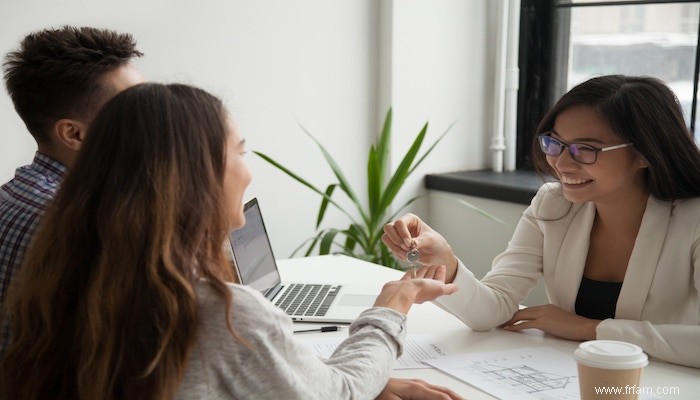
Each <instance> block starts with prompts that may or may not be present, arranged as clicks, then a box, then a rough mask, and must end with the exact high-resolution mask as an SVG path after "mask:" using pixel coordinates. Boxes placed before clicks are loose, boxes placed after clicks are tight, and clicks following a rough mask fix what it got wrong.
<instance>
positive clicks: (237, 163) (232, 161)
mask: <svg viewBox="0 0 700 400" xmlns="http://www.w3.org/2000/svg"><path fill="white" fill-rule="evenodd" d="M226 124H227V126H228V130H229V135H228V138H227V139H226V169H225V171H224V199H225V204H226V206H227V209H228V213H229V214H228V215H229V227H230V229H237V228H240V227H242V226H243V225H244V224H245V216H244V215H243V194H244V193H245V189H246V188H247V187H248V185H249V184H250V181H251V180H252V175H251V173H250V168H248V164H247V163H246V162H245V159H244V157H243V156H244V155H245V152H246V151H245V140H244V139H242V138H241V136H240V135H239V134H238V129H236V125H235V124H234V123H233V121H231V118H226Z"/></svg>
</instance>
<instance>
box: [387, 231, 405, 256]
mask: <svg viewBox="0 0 700 400" xmlns="http://www.w3.org/2000/svg"><path fill="white" fill-rule="evenodd" d="M382 242H383V243H384V244H385V245H386V247H388V248H389V250H390V251H391V252H392V253H393V254H394V255H395V256H396V257H397V258H399V259H401V260H405V259H406V252H405V251H404V250H403V249H402V248H401V247H400V246H399V245H397V244H396V243H395V242H394V241H393V240H392V239H391V237H390V236H389V234H387V233H385V234H383V235H382Z"/></svg>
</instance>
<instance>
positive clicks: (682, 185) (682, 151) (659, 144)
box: [532, 75, 700, 200]
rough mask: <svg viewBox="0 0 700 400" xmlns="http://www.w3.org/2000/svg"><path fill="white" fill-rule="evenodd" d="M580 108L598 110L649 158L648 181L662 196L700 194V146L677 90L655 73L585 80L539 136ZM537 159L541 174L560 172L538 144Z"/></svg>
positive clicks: (542, 126)
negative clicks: (653, 75)
mask: <svg viewBox="0 0 700 400" xmlns="http://www.w3.org/2000/svg"><path fill="white" fill-rule="evenodd" d="M574 106H587V107H591V108H593V109H595V110H596V111H597V112H598V114H599V115H600V117H601V118H602V119H603V120H604V121H606V122H607V123H608V125H609V126H610V128H611V129H612V130H613V131H614V132H615V133H616V134H617V135H619V136H620V138H621V139H622V140H623V141H624V142H632V143H634V147H633V149H634V150H635V151H637V152H639V154H641V155H642V156H643V157H644V158H645V159H646V161H647V162H648V168H646V174H645V179H646V184H647V187H648V190H649V192H650V193H651V194H652V195H653V196H654V197H656V198H658V199H662V200H675V199H684V198H690V197H697V196H700V150H699V149H698V146H697V145H696V143H695V141H694V140H693V137H692V135H691V133H690V131H689V130H688V128H687V127H686V124H685V121H684V120H683V112H682V109H681V106H680V104H679V103H678V99H677V98H676V96H675V95H674V94H673V92H672V91H671V90H670V89H669V88H668V87H667V86H666V85H665V84H664V83H663V82H662V81H660V80H658V79H656V78H651V77H638V76H623V75H608V76H601V77H596V78H593V79H590V80H588V81H586V82H583V83H581V84H579V85H577V86H576V87H574V88H573V89H571V90H570V91H569V92H568V93H566V94H565V95H564V96H562V97H561V99H559V101H558V102H557V103H556V104H555V105H554V107H553V108H552V110H551V111H549V113H547V115H545V117H544V118H543V119H542V121H541V122H540V124H539V126H538V127H537V134H541V133H544V132H548V131H550V130H551V129H552V128H553V127H554V122H555V120H556V118H557V116H558V115H559V114H560V113H561V112H562V111H564V110H566V109H568V108H570V107H574ZM536 140H537V135H535V142H533V144H532V160H533V164H534V166H535V169H536V170H537V171H538V173H540V174H541V175H548V176H551V177H553V178H555V179H556V178H557V177H556V173H555V172H554V171H553V170H552V168H551V167H550V165H549V164H548V163H547V159H546V157H545V155H544V154H543V153H542V151H540V149H539V145H538V144H537V142H536Z"/></svg>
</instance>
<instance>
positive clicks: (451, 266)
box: [443, 252, 459, 283]
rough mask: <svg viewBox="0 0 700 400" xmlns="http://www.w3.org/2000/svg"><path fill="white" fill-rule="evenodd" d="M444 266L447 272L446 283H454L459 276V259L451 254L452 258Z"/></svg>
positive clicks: (444, 262) (448, 258)
mask: <svg viewBox="0 0 700 400" xmlns="http://www.w3.org/2000/svg"><path fill="white" fill-rule="evenodd" d="M443 265H444V266H445V270H446V271H445V283H452V282H454V280H455V277H456V276H457V268H458V267H459V259H458V258H457V256H456V255H455V254H454V253H452V252H450V256H449V257H447V259H446V260H445V261H443Z"/></svg>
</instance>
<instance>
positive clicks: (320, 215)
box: [316, 183, 338, 229]
mask: <svg viewBox="0 0 700 400" xmlns="http://www.w3.org/2000/svg"><path fill="white" fill-rule="evenodd" d="M336 187H338V185H337V184H335V183H331V184H330V185H328V187H327V188H326V196H325V197H323V200H321V207H320V208H319V209H318V217H317V218H316V229H318V227H319V226H321V222H322V221H323V217H324V216H325V215H326V209H327V208H328V200H329V199H330V198H331V196H333V191H334V190H335V188H336Z"/></svg>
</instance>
